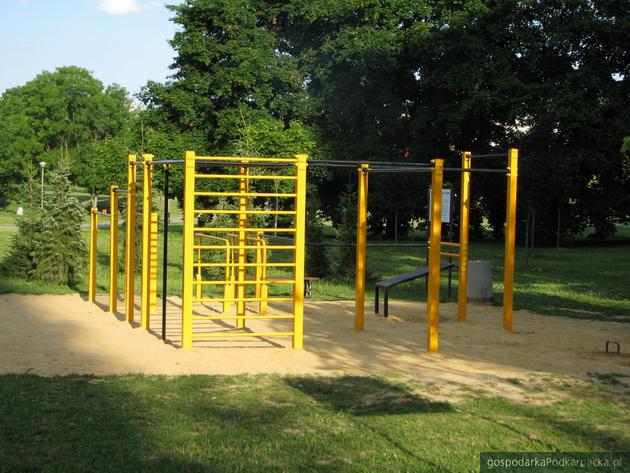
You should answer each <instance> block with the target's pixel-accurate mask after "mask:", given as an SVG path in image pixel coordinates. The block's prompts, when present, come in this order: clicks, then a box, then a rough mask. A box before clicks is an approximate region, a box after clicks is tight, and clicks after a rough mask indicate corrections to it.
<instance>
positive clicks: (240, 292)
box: [236, 167, 249, 328]
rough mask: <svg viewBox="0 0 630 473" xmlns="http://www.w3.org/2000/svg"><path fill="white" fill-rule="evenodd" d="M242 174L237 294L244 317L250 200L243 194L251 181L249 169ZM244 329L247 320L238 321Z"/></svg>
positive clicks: (243, 168)
mask: <svg viewBox="0 0 630 473" xmlns="http://www.w3.org/2000/svg"><path fill="white" fill-rule="evenodd" d="M240 174H241V176H243V177H242V178H241V179H240V180H239V192H240V194H241V196H240V197H239V198H238V210H239V214H238V228H239V229H243V230H239V232H238V278H237V279H238V282H237V293H236V300H237V302H236V315H238V316H243V317H244V316H245V312H246V311H247V304H246V302H245V301H244V300H243V299H245V291H246V288H247V285H246V279H247V268H246V267H245V263H247V250H246V249H245V246H246V245H247V232H246V231H245V230H244V229H245V228H247V213H246V212H247V204H248V200H249V199H248V198H247V197H245V196H244V195H242V194H247V193H248V192H249V179H247V175H248V174H249V168H246V167H242V168H240ZM244 327H245V319H236V328H244Z"/></svg>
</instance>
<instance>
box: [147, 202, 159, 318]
mask: <svg viewBox="0 0 630 473" xmlns="http://www.w3.org/2000/svg"><path fill="white" fill-rule="evenodd" d="M158 218H159V216H158V214H157V213H156V212H152V213H151V234H150V240H149V242H150V250H149V261H150V263H151V264H150V266H149V281H150V285H149V314H152V313H154V312H155V311H156V310H157V277H158Z"/></svg>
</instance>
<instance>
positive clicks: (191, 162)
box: [182, 151, 195, 348]
mask: <svg viewBox="0 0 630 473" xmlns="http://www.w3.org/2000/svg"><path fill="white" fill-rule="evenodd" d="M183 231H184V237H183V261H182V347H183V348H192V314H193V311H192V298H193V276H194V273H193V261H194V256H195V253H194V248H193V246H194V244H195V236H194V234H195V152H194V151H186V153H185V154H184V229H183Z"/></svg>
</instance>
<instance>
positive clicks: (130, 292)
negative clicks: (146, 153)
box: [125, 154, 138, 323]
mask: <svg viewBox="0 0 630 473" xmlns="http://www.w3.org/2000/svg"><path fill="white" fill-rule="evenodd" d="M137 178H138V169H137V167H136V155H135V154H130V155H129V156H128V158H127V222H126V227H127V229H126V234H125V317H126V319H127V322H130V323H131V322H133V321H134V318H135V317H134V315H135V302H136V301H135V292H136V279H135V278H136V186H137Z"/></svg>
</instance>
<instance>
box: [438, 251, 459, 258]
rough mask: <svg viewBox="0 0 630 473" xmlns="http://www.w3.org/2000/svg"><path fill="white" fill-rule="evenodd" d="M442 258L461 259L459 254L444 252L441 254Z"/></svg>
mask: <svg viewBox="0 0 630 473" xmlns="http://www.w3.org/2000/svg"><path fill="white" fill-rule="evenodd" d="M440 256H448V257H449V258H459V253H442V252H440Z"/></svg>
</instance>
